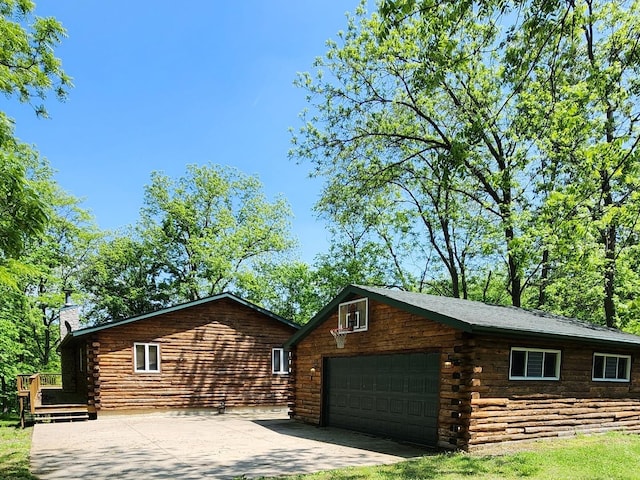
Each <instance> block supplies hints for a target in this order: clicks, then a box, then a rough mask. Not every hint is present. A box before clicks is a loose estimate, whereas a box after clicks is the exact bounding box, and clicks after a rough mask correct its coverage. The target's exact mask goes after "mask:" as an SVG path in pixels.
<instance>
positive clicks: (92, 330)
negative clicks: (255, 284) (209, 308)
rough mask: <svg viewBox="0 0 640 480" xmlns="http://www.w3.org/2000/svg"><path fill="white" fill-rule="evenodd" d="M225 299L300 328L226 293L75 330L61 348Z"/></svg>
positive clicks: (298, 326) (65, 339) (69, 334)
mask: <svg viewBox="0 0 640 480" xmlns="http://www.w3.org/2000/svg"><path fill="white" fill-rule="evenodd" d="M224 299H227V300H231V301H233V302H236V303H239V304H241V305H244V306H245V307H249V308H251V309H253V310H255V311H256V312H259V313H261V314H263V315H265V316H267V317H271V318H272V319H274V320H276V321H278V322H280V323H283V324H285V325H288V326H290V327H293V328H296V329H297V328H300V325H298V324H297V323H293V322H290V321H289V320H287V319H285V318H283V317H281V316H280V315H276V314H275V313H273V312H270V311H269V310H266V309H264V308H262V307H259V306H257V305H255V304H253V303H251V302H249V301H247V300H244V299H243V298H240V297H238V296H236V295H234V294H232V293H226V292H225V293H221V294H218V295H213V296H211V297H206V298H202V299H199V300H194V301H191V302H186V303H181V304H178V305H174V306H172V307H167V308H163V309H161V310H156V311H153V312H149V313H145V314H142V315H136V316H134V317H129V318H124V319H122V320H114V321H111V322H107V323H104V324H102V325H97V326H94V327H86V328H81V329H78V330H74V331H72V332H70V333H68V334H67V336H66V337H65V338H64V339H63V341H62V343H61V346H62V345H64V344H66V343H68V342H70V341H73V340H74V339H77V338H79V337H83V336H84V335H88V334H91V333H95V332H99V331H101V330H106V329H109V328H114V327H118V326H120V325H126V324H128V323H133V322H138V321H140V320H146V319H148V318H153V317H157V316H159V315H164V314H167V313H171V312H176V311H179V310H184V309H185V308H190V307H195V306H198V305H203V304H206V303H211V302H217V301H220V300H224Z"/></svg>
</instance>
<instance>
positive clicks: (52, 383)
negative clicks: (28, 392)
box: [36, 373, 62, 388]
mask: <svg viewBox="0 0 640 480" xmlns="http://www.w3.org/2000/svg"><path fill="white" fill-rule="evenodd" d="M36 375H40V386H41V387H42V388H62V374H60V373H37V374H36Z"/></svg>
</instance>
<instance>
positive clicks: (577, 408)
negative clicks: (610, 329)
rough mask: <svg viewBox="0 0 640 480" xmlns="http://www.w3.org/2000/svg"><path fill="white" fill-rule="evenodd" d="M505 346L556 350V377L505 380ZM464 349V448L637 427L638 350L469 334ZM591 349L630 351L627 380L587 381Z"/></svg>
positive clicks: (639, 390)
mask: <svg viewBox="0 0 640 480" xmlns="http://www.w3.org/2000/svg"><path fill="white" fill-rule="evenodd" d="M511 347H529V348H548V349H557V350H560V351H561V352H562V358H561V371H560V380H559V381H553V380H549V381H529V380H509V354H510V350H511ZM467 350H468V351H467V353H468V359H469V362H471V363H473V368H474V371H475V373H474V375H473V376H472V378H471V379H470V381H469V388H470V393H471V397H472V402H471V411H470V414H469V422H468V432H466V440H467V443H468V445H467V446H468V449H470V450H474V449H478V448H481V447H482V446H483V445H487V444H491V443H495V442H509V441H521V440H535V439H539V438H548V437H560V436H567V435H574V434H576V433H594V432H604V431H608V430H625V431H631V432H638V433H640V388H639V386H640V371H639V370H640V364H639V363H638V358H637V356H638V351H629V350H624V349H621V350H618V349H611V348H603V347H599V346H593V347H589V346H585V345H582V344H577V343H570V342H562V343H559V342H555V343H554V342H548V341H544V342H541V341H539V340H537V341H523V340H521V339H518V340H514V339H511V340H510V339H504V338H496V337H477V338H474V339H472V340H469V342H468V343H467ZM594 352H603V353H615V354H623V355H631V356H632V365H631V382H628V383H626V382H625V383H617V382H594V381H592V380H591V365H592V360H593V353H594Z"/></svg>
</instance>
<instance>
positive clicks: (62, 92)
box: [0, 0, 71, 409]
mask: <svg viewBox="0 0 640 480" xmlns="http://www.w3.org/2000/svg"><path fill="white" fill-rule="evenodd" d="M34 9H35V4H34V3H33V2H32V1H29V0H20V1H15V0H0V91H1V92H2V93H4V94H5V96H6V97H8V98H12V97H13V98H16V99H17V100H18V101H20V102H23V103H29V104H30V105H31V106H32V107H33V108H34V110H35V112H36V114H38V115H40V116H46V109H45V107H44V105H43V103H42V102H43V101H44V100H45V99H46V97H47V96H48V94H49V93H51V92H53V93H54V94H55V96H56V97H57V98H58V99H64V98H65V96H66V93H67V89H68V88H70V87H71V81H70V78H69V77H68V76H67V75H66V74H65V73H64V71H63V70H62V67H61V62H60V60H59V59H58V58H56V57H55V47H56V46H57V45H58V44H59V42H60V41H61V39H62V37H63V36H64V29H63V28H62V26H61V25H60V23H59V22H57V21H56V20H55V19H53V18H40V17H36V16H35V15H34ZM47 175H48V173H47V168H46V162H44V161H43V160H42V159H40V158H39V156H38V154H37V152H36V151H35V150H34V149H33V148H32V147H30V146H28V145H26V144H24V143H22V142H20V141H18V140H17V139H16V138H15V135H14V128H13V121H12V120H11V119H10V118H9V116H8V115H7V114H6V113H5V112H0V388H1V391H0V396H2V403H3V409H6V408H8V404H7V403H6V401H7V399H8V396H7V395H8V391H10V390H12V388H10V387H9V386H8V385H13V381H14V378H15V374H16V373H18V370H19V369H22V368H25V369H27V370H28V371H30V370H31V367H34V366H38V365H41V363H40V364H39V362H38V359H37V358H36V356H35V351H33V350H32V349H31V346H32V345H30V344H28V343H26V342H27V339H28V338H30V335H31V334H32V332H31V331H30V329H29V326H30V323H29V321H30V320H31V313H32V310H31V304H30V301H29V297H28V292H27V290H28V288H27V284H28V282H25V279H26V278H28V277H31V276H34V275H37V272H38V267H37V266H34V265H32V264H29V262H27V261H25V259H24V258H23V255H24V254H25V252H26V251H27V246H30V245H33V243H34V242H36V241H38V239H40V238H41V236H42V235H43V234H44V232H45V230H46V229H47V227H48V226H49V224H50V216H51V215H52V208H53V207H52V206H51V205H49V204H48V203H47V199H48V197H46V196H43V195H41V194H42V193H43V192H42V191H41V190H40V186H41V182H42V181H43V180H47ZM48 180H49V181H51V179H50V178H48ZM45 352H50V349H47V348H45V351H43V352H42V353H45ZM44 357H46V358H47V359H48V353H45V355H44ZM44 357H41V360H45V358H44Z"/></svg>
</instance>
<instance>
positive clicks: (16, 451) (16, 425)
mask: <svg viewBox="0 0 640 480" xmlns="http://www.w3.org/2000/svg"><path fill="white" fill-rule="evenodd" d="M32 431H33V428H25V429H22V428H20V419H19V418H18V417H17V416H15V415H14V416H4V415H0V478H1V479H2V480H9V479H11V480H36V477H34V476H33V475H31V473H29V450H30V448H31V432H32Z"/></svg>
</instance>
